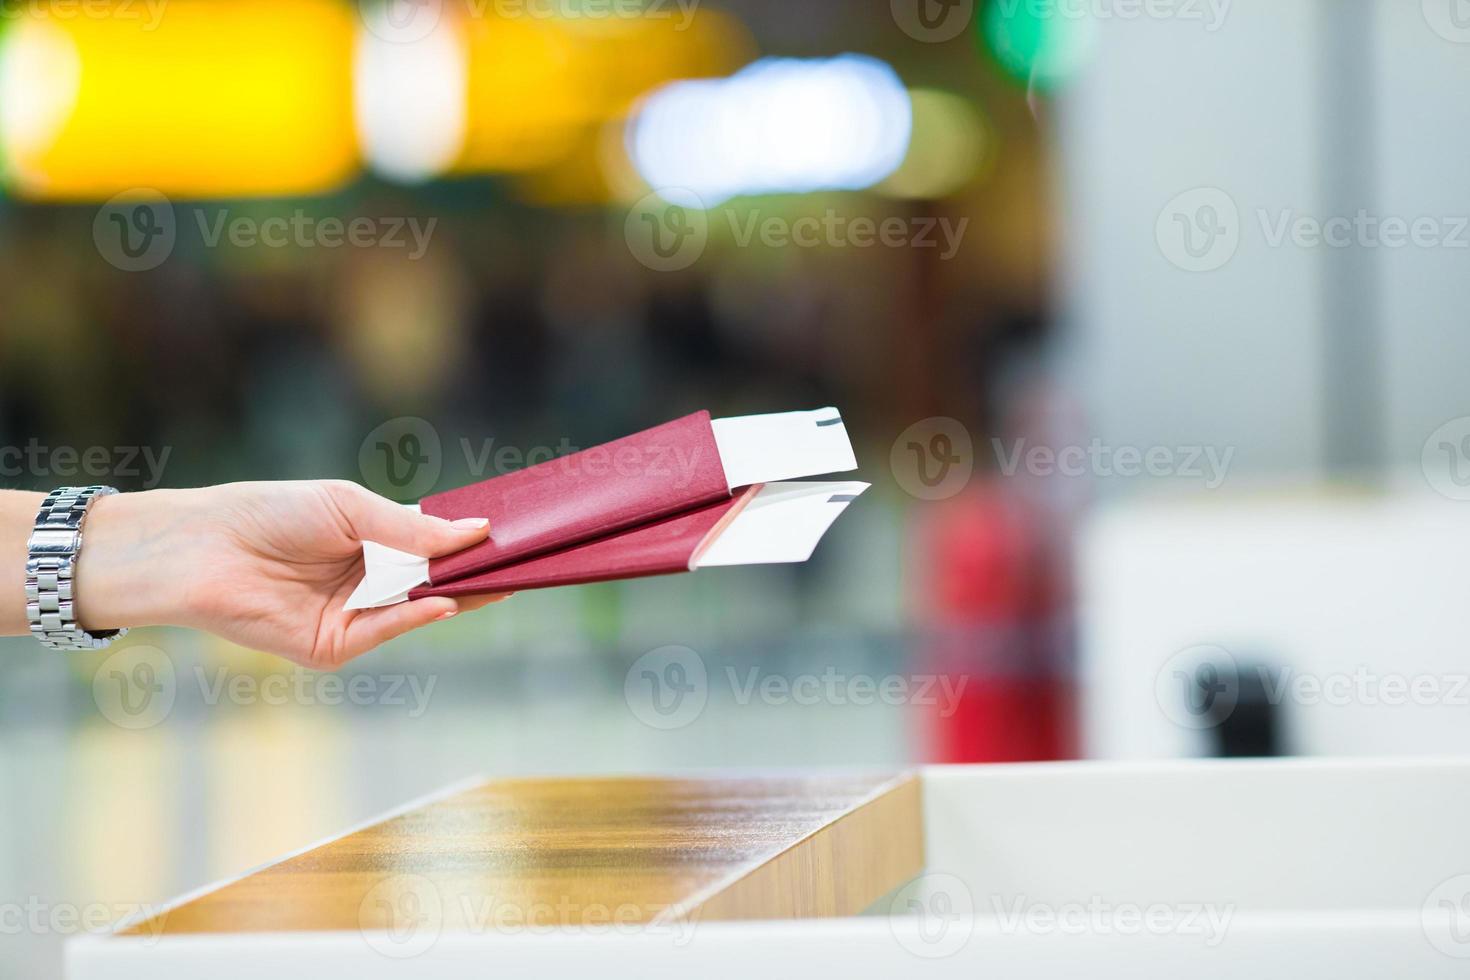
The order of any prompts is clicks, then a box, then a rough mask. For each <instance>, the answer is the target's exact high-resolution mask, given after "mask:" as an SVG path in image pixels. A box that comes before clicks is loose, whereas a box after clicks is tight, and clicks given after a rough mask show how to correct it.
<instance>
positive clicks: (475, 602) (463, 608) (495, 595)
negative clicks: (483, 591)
mask: <svg viewBox="0 0 1470 980" xmlns="http://www.w3.org/2000/svg"><path fill="white" fill-rule="evenodd" d="M513 595H515V593H514V592H492V593H490V594H489V595H467V596H460V598H459V599H458V600H457V601H458V602H459V611H460V612H462V613H467V612H474V611H475V610H476V609H484V608H485V607H486V606H490V605H494V604H495V603H497V602H504V601H505V600H507V599H509V598H510V597H511V596H513Z"/></svg>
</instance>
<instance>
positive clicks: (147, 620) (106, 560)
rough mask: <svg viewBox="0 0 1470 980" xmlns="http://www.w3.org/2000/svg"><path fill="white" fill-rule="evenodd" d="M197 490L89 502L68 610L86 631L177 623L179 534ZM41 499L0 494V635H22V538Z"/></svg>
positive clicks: (182, 597)
mask: <svg viewBox="0 0 1470 980" xmlns="http://www.w3.org/2000/svg"><path fill="white" fill-rule="evenodd" d="M198 493H200V491H189V490H152V491H148V492H145V493H126V494H117V495H114V496H110V497H99V498H97V499H96V500H95V501H93V503H92V506H91V508H90V509H89V510H88V512H87V518H86V521H85V523H84V524H83V526H82V550H81V553H80V555H79V556H78V559H77V567H76V570H75V574H74V578H73V589H74V595H75V600H74V601H75V602H76V609H77V613H78V615H79V617H80V621H81V624H82V626H83V627H84V628H86V629H89V630H108V629H119V628H122V627H130V626H152V625H162V624H174V623H180V624H182V623H184V622H186V621H187V619H188V611H187V609H186V608H185V603H186V602H187V597H188V595H189V589H188V587H187V585H188V577H189V576H188V571H187V569H186V568H184V567H182V564H183V563H184V562H186V561H188V560H189V552H188V549H187V548H180V547H179V538H180V535H179V534H178V531H179V529H180V528H181V527H182V526H183V525H184V524H185V523H186V522H187V520H188V519H189V515H190V514H192V513H193V512H194V511H195V510H197V504H196V495H197V494H198ZM44 496H45V495H44V494H39V493H25V492H21V491H17V490H6V491H0V635H3V636H21V635H24V634H26V633H28V632H29V631H30V629H29V624H28V623H27V621H26V610H25V589H24V584H25V561H26V541H27V539H28V538H29V537H30V533H31V527H32V525H33V524H34V523H35V520H36V512H37V511H38V510H39V508H40V506H41V501H42V500H43V499H44Z"/></svg>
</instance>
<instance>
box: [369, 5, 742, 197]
mask: <svg viewBox="0 0 1470 980" xmlns="http://www.w3.org/2000/svg"><path fill="white" fill-rule="evenodd" d="M753 47H754V45H753V43H752V42H751V40H750V37H749V35H748V34H747V33H746V31H745V30H744V28H743V27H742V26H741V25H740V24H739V22H738V21H736V20H734V19H733V18H731V17H729V16H727V15H725V14H721V13H718V12H714V11H707V10H704V9H702V8H700V9H692V8H686V9H681V8H680V7H679V6H678V5H675V4H651V5H649V6H648V7H646V8H642V9H634V8H632V7H630V6H628V5H627V4H621V5H617V6H615V7H598V8H595V9H594V8H588V9H587V11H586V12H581V13H579V12H577V8H575V7H571V6H565V7H563V8H562V9H557V8H556V7H555V6H554V5H548V4H544V3H538V2H535V0H526V2H524V3H520V2H510V0H507V2H505V3H494V4H491V3H472V2H471V3H455V2H443V3H440V4H438V5H435V4H433V3H427V4H426V3H424V2H423V0H381V3H379V4H377V5H375V6H371V5H370V6H369V7H368V8H367V16H366V17H365V19H364V21H363V24H362V26H361V27H360V28H359V36H358V41H357V56H356V88H357V97H356V106H357V125H358V131H359V133H360V134H361V139H362V143H363V147H364V152H365V154H366V156H367V159H368V161H369V163H370V164H371V165H372V167H373V169H374V170H376V171H377V172H378V173H380V174H382V175H383V176H385V177H388V178H390V179H395V180H402V181H417V180H425V179H429V178H431V177H435V176H440V175H445V174H519V175H527V174H531V175H535V182H536V187H537V190H536V192H535V193H533V194H531V196H532V197H533V198H536V199H538V200H541V199H546V200H549V201H553V202H556V203H570V202H574V201H575V202H577V203H582V202H585V201H589V200H603V199H605V198H606V195H607V192H606V190H605V188H604V185H603V182H602V180H601V179H600V177H599V175H598V173H597V167H596V160H595V146H596V143H597V139H596V137H597V134H598V133H599V132H600V131H601V129H602V127H603V126H604V125H605V123H606V122H607V121H608V120H609V119H613V118H616V117H618V116H620V115H621V114H623V113H624V112H626V111H627V110H628V109H629V107H630V106H631V105H632V104H633V102H634V100H636V99H637V98H638V97H639V96H640V95H642V94H643V93H644V92H646V91H648V90H649V89H651V88H654V87H656V86H658V85H659V84H662V83H664V82H667V81H670V80H672V79H675V78H688V77H699V76H704V75H721V74H726V73H728V72H730V71H732V70H734V69H735V68H737V67H739V66H740V65H741V64H744V63H745V62H746V61H748V60H749V59H750V57H751V56H752V53H753Z"/></svg>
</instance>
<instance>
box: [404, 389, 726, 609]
mask: <svg viewBox="0 0 1470 980" xmlns="http://www.w3.org/2000/svg"><path fill="white" fill-rule="evenodd" d="M730 500H731V494H730V486H729V484H728V483H727V482H726V478H725V470H724V467H723V466H722V465H721V463H720V451H719V448H718V446H717V445H716V443H715V435H714V430H713V428H712V427H711V424H710V415H709V412H706V411H699V412H695V413H694V414H692V415H686V416H684V417H683V418H680V419H675V420H674V421H672V422H665V423H664V424H663V425H658V426H654V427H653V428H651V429H645V430H644V431H642V432H638V433H635V434H633V435H631V436H624V437H623V438H621V439H615V440H613V441H612V442H609V443H605V444H603V445H601V446H594V447H592V448H590V449H584V450H581V451H580V452H575V453H569V454H568V455H566V456H562V457H560V458H558V459H553V460H548V461H546V462H544V463H537V464H536V465H535V466H528V467H526V468H525V469H523V470H517V471H516V472H514V473H507V474H505V475H504V476H497V477H495V478H493V479H490V480H483V481H481V482H479V483H474V484H471V485H470V486H467V487H460V488H459V489H457V490H450V491H448V492H446V493H440V494H435V495H434V496H432V497H425V498H424V499H423V500H422V501H420V504H419V505H420V508H421V509H422V510H423V512H424V513H425V514H431V515H433V516H435V517H443V518H446V519H447V520H455V519H457V518H461V517H487V518H489V519H490V529H491V530H490V538H489V539H488V540H486V541H484V542H482V543H481V544H478V545H475V546H474V547H471V548H466V549H465V550H464V551H460V552H456V553H455V554H452V555H447V556H445V557H443V558H435V559H433V560H431V561H430V562H429V582H430V584H431V585H434V584H443V583H446V582H449V581H453V580H457V579H460V578H464V577H466V576H471V575H477V574H479V573H482V572H487V571H489V570H491V569H494V568H498V567H500V566H502V565H507V564H510V563H511V562H516V561H519V560H521V559H524V558H529V557H532V556H535V555H540V554H544V553H546V552H549V551H555V550H559V549H562V548H566V547H568V546H571V545H575V544H580V543H582V542H584V541H588V540H590V539H592V538H597V537H601V536H603V535H607V534H613V533H616V532H618V531H622V530H625V529H627V528H630V527H635V526H637V525H640V524H647V523H650V522H652V521H656V520H659V519H660V518H664V517H667V516H669V515H671V514H678V513H682V512H684V511H687V510H691V509H693V508H697V507H703V506H706V505H708V504H713V503H718V502H725V503H729V502H730ZM479 591H484V590H483V589H481V590H479ZM425 594H435V593H425ZM441 594H446V595H447V594H450V593H441ZM453 594H456V595H460V594H464V593H453Z"/></svg>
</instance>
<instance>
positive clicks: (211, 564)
mask: <svg viewBox="0 0 1470 980" xmlns="http://www.w3.org/2000/svg"><path fill="white" fill-rule="evenodd" d="M488 533H489V531H488V527H487V525H486V522H484V521H481V520H463V521H457V522H455V523H453V524H451V523H450V522H448V521H444V520H441V519H440V518H437V517H426V516H424V515H421V514H416V513H414V512H413V511H411V510H409V509H408V508H406V507H402V506H400V505H398V504H395V503H393V502H392V501H389V500H386V499H384V498H382V497H379V496H377V495H376V494H373V493H371V492H369V491H367V490H365V489H363V488H362V487H360V486H357V485H356V484H353V483H345V482H339V481H316V482H299V483H236V484H228V485H225V486H218V487H206V488H203V489H199V490H154V491H148V492H146V493H129V494H118V495H116V496H112V497H103V498H99V499H98V500H97V501H96V502H95V503H94V504H93V505H92V509H91V511H90V512H89V513H88V515H87V521H86V524H85V526H84V529H83V537H84V544H83V547H82V550H81V555H80V558H79V560H78V567H77V573H76V574H77V610H78V613H79V615H80V616H81V622H82V625H83V626H84V627H86V628H87V629H91V630H105V629H115V628H118V627H123V626H145V625H156V624H168V625H177V626H188V627H193V628H196V629H202V630H208V631H209V632H211V633H215V634H218V635H219V636H222V637H225V638H226V639H228V640H233V641H234V642H236V643H239V644H242V645H244V646H248V647H252V648H254V649H257V650H265V651H269V652H271V653H277V654H280V655H282V656H284V657H288V658H289V659H291V660H294V661H296V662H297V663H299V664H303V665H305V666H307V667H313V668H316V669H325V670H330V669H333V668H335V667H339V666H341V665H342V664H343V663H345V662H347V661H348V660H351V659H352V658H353V657H356V656H358V655H360V654H363V653H366V652H367V651H369V650H371V649H373V648H374V647H376V646H378V645H379V644H381V643H384V642H386V641H387V640H391V639H392V638H393V637H395V636H399V635H401V634H403V633H406V632H408V631H409V630H411V629H414V628H416V627H419V626H423V625H426V624H428V623H432V622H434V621H436V620H440V619H447V618H449V617H450V616H453V615H454V614H455V613H456V612H461V611H466V610H471V609H478V608H479V607H480V606H483V605H485V604H486V603H488V602H494V601H496V600H498V599H502V598H504V596H485V597H476V598H473V599H459V600H455V599H448V598H430V599H420V600H417V601H414V602H402V603H399V604H397V605H394V606H387V607H384V608H381V609H365V610H352V611H349V610H346V609H344V608H343V604H344V603H345V602H346V601H347V598H348V596H350V595H351V594H352V590H353V589H354V588H355V587H356V585H357V582H358V580H359V579H360V578H361V577H362V572H363V566H362V543H363V542H364V541H376V542H378V543H380V544H384V545H387V546H388V547H390V548H397V549H399V550H401V551H409V552H413V553H414V554H418V555H424V556H427V557H435V556H438V555H444V554H449V553H450V552H454V551H458V550H460V549H461V548H466V547H468V546H470V545H472V544H475V543H476V542H478V541H481V540H483V539H484V538H485V536H486V535H487V534H488ZM23 550H24V549H23V548H22V551H23Z"/></svg>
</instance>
